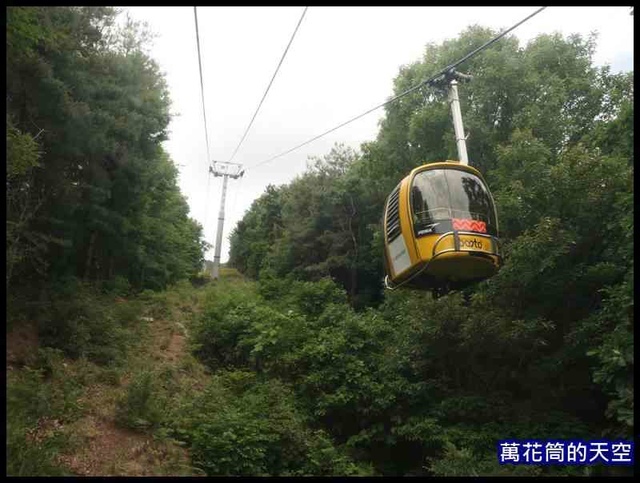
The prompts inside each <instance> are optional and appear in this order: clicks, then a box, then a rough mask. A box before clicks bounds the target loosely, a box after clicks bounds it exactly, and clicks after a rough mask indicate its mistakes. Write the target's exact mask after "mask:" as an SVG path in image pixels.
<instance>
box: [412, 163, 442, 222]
mask: <svg viewBox="0 0 640 483" xmlns="http://www.w3.org/2000/svg"><path fill="white" fill-rule="evenodd" d="M411 198H412V199H411V205H412V206H413V222H414V224H415V225H420V226H426V225H429V224H430V223H433V222H435V221H439V220H448V219H450V218H451V210H450V209H449V189H448V188H447V180H446V178H445V173H444V170H440V169H438V170H436V169H432V170H429V171H422V172H420V173H418V174H417V175H416V176H415V178H414V179H413V186H412V187H411Z"/></svg>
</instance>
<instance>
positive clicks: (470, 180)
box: [446, 169, 496, 229]
mask: <svg viewBox="0 0 640 483" xmlns="http://www.w3.org/2000/svg"><path fill="white" fill-rule="evenodd" d="M446 177H447V181H448V184H449V196H450V199H451V208H452V210H451V211H452V213H451V215H452V218H463V219H471V220H477V221H484V222H485V223H486V224H487V225H488V226H489V227H492V228H493V229H495V226H496V220H495V209H494V207H493V203H492V201H491V196H490V195H489V192H488V191H487V188H486V187H485V185H484V183H483V182H482V181H481V180H480V178H478V177H477V176H476V175H474V174H471V173H468V172H466V171H460V170H456V169H450V170H447V172H446Z"/></svg>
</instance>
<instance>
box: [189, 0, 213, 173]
mask: <svg viewBox="0 0 640 483" xmlns="http://www.w3.org/2000/svg"><path fill="white" fill-rule="evenodd" d="M193 16H194V17H195V20H196V43H197V44H198V67H199V68H200V92H201V94H202V115H203V116H204V138H205V140H206V142H207V168H208V167H209V163H210V162H211V158H210V155H209V130H208V129H207V110H206V109H205V106H204V83H203V82H202V57H201V56H200V34H199V32H198V12H197V10H196V7H193Z"/></svg>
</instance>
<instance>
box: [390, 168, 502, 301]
mask: <svg viewBox="0 0 640 483" xmlns="http://www.w3.org/2000/svg"><path fill="white" fill-rule="evenodd" d="M497 237H498V220H497V215H496V210H495V205H494V202H493V198H492V196H491V193H490V191H489V189H488V188H487V185H486V183H485V181H484V179H483V178H482V175H481V174H480V173H479V172H478V170H476V169H475V168H472V167H471V166H468V165H467V164H463V163H458V162H456V161H445V162H437V163H431V164H426V165H423V166H419V167H417V168H415V169H413V170H412V171H411V173H409V175H408V176H406V177H405V178H404V179H403V180H402V181H401V182H400V183H399V184H398V186H397V187H396V188H395V189H394V190H393V191H392V193H391V194H390V195H389V197H388V198H387V201H386V203H385V210H384V242H385V250H384V252H385V269H386V273H387V275H386V277H385V285H386V286H387V288H391V289H393V288H396V287H399V286H406V287H413V288H419V289H431V290H433V293H434V296H436V297H437V296H438V295H440V294H442V293H445V292H446V291H448V290H449V289H460V288H463V287H465V286H466V285H469V284H470V283H474V282H477V281H480V280H483V279H486V278H488V277H491V276H492V275H493V274H495V273H496V271H497V270H498V268H499V267H500V265H501V263H502V258H501V254H500V248H499V241H498V238H497Z"/></svg>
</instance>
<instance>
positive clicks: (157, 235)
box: [6, 7, 634, 476]
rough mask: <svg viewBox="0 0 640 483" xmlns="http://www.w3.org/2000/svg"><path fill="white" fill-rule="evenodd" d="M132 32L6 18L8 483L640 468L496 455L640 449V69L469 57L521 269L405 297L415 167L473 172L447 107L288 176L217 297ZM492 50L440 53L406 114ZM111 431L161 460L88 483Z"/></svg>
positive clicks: (35, 17)
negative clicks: (433, 82) (394, 284)
mask: <svg viewBox="0 0 640 483" xmlns="http://www.w3.org/2000/svg"><path fill="white" fill-rule="evenodd" d="M116 15H117V12H116V11H115V10H114V9H111V8H106V7H104V8H103V7H83V8H79V7H55V8H50V7H9V8H7V60H6V62H7V107H6V109H7V114H6V120H7V122H6V140H7V191H6V193H7V198H6V199H7V246H6V250H7V251H6V253H7V258H6V270H7V271H6V287H7V305H8V307H7V319H8V323H7V341H8V342H7V351H8V354H7V360H8V367H7V447H8V451H7V473H8V474H10V475H21V476H23V475H71V474H76V475H77V474H119V475H142V474H159V475H166V474H188V475H194V474H200V475H208V476H216V475H262V476H265V475H281V476H295V475H354V476H355V475H359V476H365V475H389V476H390V475H396V476H509V475H515V476H596V475H606V476H608V475H628V474H631V472H632V468H628V467H608V466H604V465H602V464H595V465H587V466H557V465H556V466H542V465H522V466H515V465H500V464H499V463H498V460H497V457H496V443H497V442H498V441H500V440H505V439H509V438H515V439H541V440H545V439H546V440H553V439H555V440H558V439H573V440H598V439H603V438H605V439H618V440H631V439H633V425H634V420H633V364H634V357H633V72H627V73H612V72H611V70H610V68H609V67H607V66H604V67H600V66H596V65H595V64H594V61H593V55H594V52H595V49H596V46H597V37H596V36H595V35H594V36H590V37H588V38H583V37H581V36H579V35H571V36H568V37H563V36H562V35H559V34H554V35H540V36H538V37H536V38H535V39H533V40H532V41H530V42H529V43H527V44H526V45H521V44H520V42H519V41H518V39H517V38H516V37H515V36H507V37H505V38H503V39H501V40H500V41H499V42H497V43H496V44H494V45H493V46H492V47H491V48H490V49H487V50H486V51H484V52H483V53H482V54H481V55H478V56H475V57H473V58H471V59H470V60H468V61H467V62H466V63H465V64H464V65H463V66H461V67H460V70H461V71H463V72H465V73H469V74H471V75H472V76H473V79H472V81H471V82H469V83H466V84H464V85H463V86H462V87H461V89H460V102H461V107H462V112H463V117H464V123H465V130H466V131H467V132H469V139H468V141H467V149H468V152H469V158H470V164H471V165H472V166H474V167H476V168H477V169H478V170H479V171H480V172H482V174H483V176H484V177H485V179H486V180H487V182H488V184H489V186H490V189H491V192H492V194H493V197H494V199H495V203H496V208H497V212H498V220H499V232H500V239H501V242H502V246H503V252H504V265H503V266H502V268H501V269H500V270H499V271H498V273H497V274H496V275H495V276H493V277H492V278H490V279H488V280H486V281H484V282H481V283H478V284H476V285H474V286H472V287H469V288H467V289H465V291H464V293H461V292H452V293H450V294H448V295H445V296H443V297H441V298H439V299H437V300H436V299H434V298H432V297H431V294H429V292H425V291H416V290H404V289H402V290H395V291H388V290H385V289H384V288H383V283H382V280H383V277H384V267H383V255H382V254H383V248H384V245H383V236H382V225H381V220H382V212H383V207H384V203H385V200H386V198H387V196H388V195H389V193H390V192H391V190H393V188H394V187H395V186H396V185H397V183H398V182H399V181H400V179H402V178H403V177H404V176H405V175H406V174H407V173H408V172H409V171H410V170H411V169H413V168H415V167H417V166H420V165H422V164H425V163H429V162H434V161H444V160H455V159H457V151H456V144H455V136H454V133H453V126H452V123H451V115H450V111H449V105H448V103H447V98H446V95H447V94H446V92H445V91H440V90H438V89H432V88H425V89H422V90H417V91H415V92H413V93H411V94H410V95H408V96H405V97H403V98H402V99H400V100H398V101H397V102H395V103H391V104H389V105H387V106H386V107H385V114H384V118H383V120H382V121H381V123H380V126H379V131H378V134H377V137H376V138H375V139H374V140H372V141H369V142H366V143H363V144H362V145H361V146H360V147H359V148H358V149H355V148H351V147H348V146H345V145H342V144H336V145H335V146H334V148H333V149H332V150H331V151H330V152H329V153H326V154H324V155H318V156H317V157H315V158H312V159H310V160H309V162H308V167H307V170H306V172H305V173H304V174H302V175H300V176H298V177H297V178H296V179H294V180H293V181H291V182H290V183H288V184H284V185H280V186H273V185H270V186H268V187H267V189H266V190H265V192H264V193H263V194H262V195H261V196H260V197H259V198H258V199H256V200H255V201H254V202H253V204H252V205H251V207H250V209H249V210H248V211H247V212H246V213H245V215H244V218H243V219H242V220H241V221H240V222H239V223H238V224H237V226H236V227H235V228H234V229H233V231H232V234H231V235H230V240H231V249H230V259H229V263H228V264H227V265H228V266H227V267H226V268H225V269H223V274H222V277H221V279H220V280H216V281H212V280H210V279H209V278H208V277H207V275H206V274H204V273H201V270H202V266H203V262H204V251H205V250H206V249H207V248H208V245H207V243H206V242H205V241H204V240H203V236H202V227H201V226H200V225H199V224H198V223H197V222H196V221H195V220H193V219H191V218H190V217H189V207H188V204H187V202H186V199H185V198H184V196H183V195H182V194H181V193H180V190H179V188H178V186H177V174H178V171H177V168H176V166H175V164H174V162H173V161H172V160H171V159H170V157H169V155H168V154H167V152H166V151H165V150H164V149H163V147H162V142H163V141H164V140H166V139H167V126H168V124H169V121H170V117H171V115H170V93H169V92H168V90H167V87H166V84H165V81H164V78H163V75H162V74H161V73H160V71H159V69H158V66H157V64H156V63H155V62H154V61H153V60H152V59H151V58H150V57H149V55H148V54H147V53H146V50H145V49H146V46H147V44H148V41H149V34H148V32H146V31H145V30H144V29H143V28H141V26H140V25H138V24H136V23H135V22H131V21H129V22H126V24H125V25H124V26H123V27H118V26H117V25H116V23H115V19H116ZM496 34H497V32H496V31H493V30H491V29H488V28H484V27H480V26H471V27H468V28H467V29H466V30H464V31H463V32H461V33H460V34H459V35H458V36H457V37H456V38H452V39H450V40H446V41H444V42H442V43H440V44H428V45H426V46H425V49H424V55H423V57H422V58H421V59H418V60H416V61H415V62H414V63H412V64H410V65H406V66H403V67H401V68H400V70H399V72H398V75H397V76H396V78H395V80H394V90H393V92H391V93H389V96H390V97H391V96H393V95H396V94H398V93H400V92H403V91H405V90H407V89H408V88H410V87H412V86H414V85H415V84H416V83H418V82H420V81H421V80H423V79H425V78H428V77H429V76H430V75H432V74H434V73H435V72H437V71H438V70H440V69H441V68H442V67H443V66H446V65H449V64H451V63H453V62H454V61H456V60H458V59H460V58H462V57H463V56H464V55H466V54H467V53H468V52H470V51H472V50H473V49H475V48H476V47H478V46H480V45H482V44H484V43H485V42H486V41H488V40H490V39H491V38H493V37H494V36H495V35H496ZM30 340H32V345H28V344H29V341H30ZM33 341H35V342H33ZM22 346H26V347H27V349H25V350H22V351H21V350H20V349H21V348H22ZM167 354H168V355H167ZM96 388H97V389H96ZM98 389H99V391H98V392H100V394H102V396H99V397H98V396H96V395H95V394H97V392H96V391H97V390H98ZM112 420H113V421H112ZM111 422H113V426H110V425H108V424H111ZM89 423H91V424H92V425H93V426H91V428H93V429H92V430H91V431H89V429H87V427H88V426H89ZM96 428H97V429H96ZM100 428H102V429H100ZM125 430H126V433H125ZM107 433H109V434H112V435H114V437H115V435H119V437H122V438H128V439H127V440H126V441H134V440H136V441H137V439H136V438H143V439H144V438H146V439H144V441H147V443H145V444H146V445H147V446H144V448H146V449H142V450H137V449H136V450H135V451H139V452H141V453H140V454H141V455H143V456H145V458H146V459H143V458H142V456H136V457H135V458H137V459H135V458H134V456H131V455H133V454H134V453H135V451H134V450H131V453H130V454H129V455H128V456H127V455H120V456H119V458H120V460H117V461H116V462H115V463H114V464H113V466H112V467H110V468H106V467H102V468H100V469H99V470H98V469H96V468H95V467H94V468H93V470H91V469H89V470H87V469H85V470H82V469H81V467H82V465H81V464H79V463H78V461H81V460H82V458H83V457H84V458H88V456H86V455H85V456H82V452H81V451H82V450H81V448H82V446H83V445H84V446H87V445H90V444H94V443H95V441H99V440H100V438H101V436H100V435H101V434H102V435H104V434H107ZM143 439H140V441H142V440H143ZM149 441H151V442H149ZM89 442H90V443H89ZM141 444H142V443H141ZM125 446H126V445H123V447H125ZM79 448H80V449H79ZM135 454H136V455H138V453H135ZM147 456H148V457H147ZM127 458H129V459H131V461H129V460H128V459H127ZM134 459H135V461H133V460H134ZM82 461H84V460H82ZM87 461H88V460H87ZM132 461H133V462H134V463H135V465H133V466H132V464H133V463H132ZM95 464H97V463H94V465H95ZM136 465H137V466H136ZM91 471H93V473H91Z"/></svg>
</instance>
